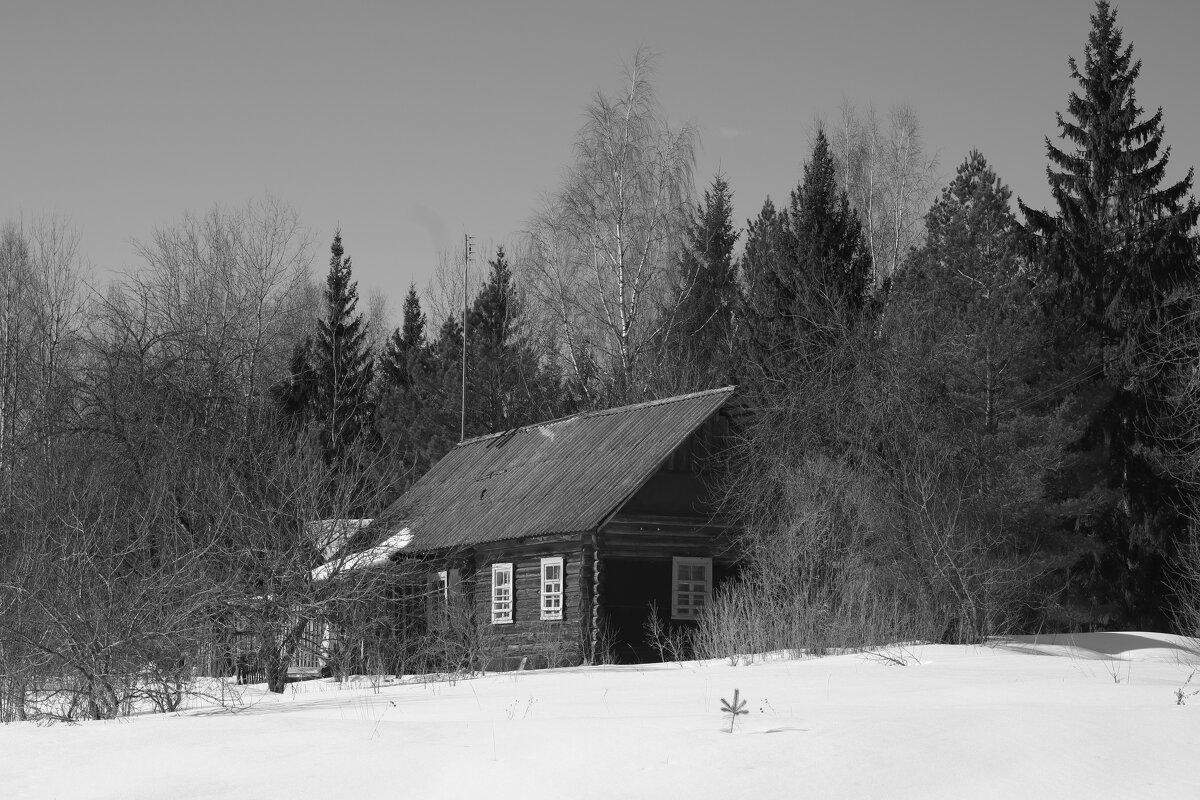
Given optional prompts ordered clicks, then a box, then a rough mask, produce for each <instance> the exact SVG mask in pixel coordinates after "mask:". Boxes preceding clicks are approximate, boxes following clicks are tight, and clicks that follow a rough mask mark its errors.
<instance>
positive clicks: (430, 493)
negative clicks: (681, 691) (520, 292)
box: [362, 387, 737, 669]
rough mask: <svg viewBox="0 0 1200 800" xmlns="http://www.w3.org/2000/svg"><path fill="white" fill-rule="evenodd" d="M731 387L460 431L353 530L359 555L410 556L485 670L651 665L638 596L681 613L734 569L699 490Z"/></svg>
mask: <svg viewBox="0 0 1200 800" xmlns="http://www.w3.org/2000/svg"><path fill="white" fill-rule="evenodd" d="M733 398H734V387H726V388H722V389H714V390H710V391H705V392H697V393H695V394H689V395H684V396H680V397H672V398H668V399H665V400H656V401H652V402H646V403H638V404H636V405H630V406H624V407H621V408H613V409H607V410H603V411H589V412H584V413H580V414H575V415H573V416H570V417H565V418H563V419H558V420H554V421H551V422H545V423H542V424H537V425H529V426H526V427H523V428H517V429H514V430H509V431H505V432H502V433H495V434H491V435H488V436H481V437H478V438H474V439H469V440H467V441H464V442H461V443H460V444H458V445H457V446H456V447H455V448H454V449H453V450H451V451H450V453H448V454H447V455H446V456H445V457H444V458H443V459H442V460H441V461H439V462H438V463H437V464H436V465H435V466H434V467H433V468H432V469H431V470H430V471H429V473H428V474H426V475H425V476H424V477H422V478H421V479H420V480H419V481H418V482H417V483H416V484H414V485H413V486H412V487H411V488H410V489H409V490H408V492H406V493H405V494H404V495H403V496H402V497H401V498H400V499H399V500H398V501H397V502H396V503H394V504H393V505H392V506H391V507H390V508H388V509H387V510H386V511H385V512H384V513H383V514H382V515H381V516H380V517H379V518H378V519H376V520H375V521H374V523H373V524H372V525H371V526H370V527H369V528H368V532H369V533H370V534H371V538H370V539H369V540H368V542H367V543H373V544H374V549H373V550H372V551H371V552H373V553H374V555H372V556H371V558H370V559H368V560H369V561H371V562H372V563H378V561H379V555H380V553H384V552H386V553H387V554H388V555H389V556H390V557H391V558H392V559H393V560H395V559H419V560H420V561H421V562H422V563H423V564H425V565H426V567H427V574H428V576H429V581H430V586H431V587H432V592H431V593H432V594H433V595H434V596H438V597H444V598H446V599H447V601H449V602H451V603H452V602H458V603H459V604H460V605H461V607H464V608H466V609H468V610H469V611H470V612H471V613H472V615H473V620H474V624H475V626H476V627H477V628H479V629H480V630H481V632H482V633H483V634H484V635H485V636H486V639H487V641H488V642H489V653H490V657H489V663H488V666H489V667H490V668H494V669H495V668H501V669H502V668H514V667H517V666H518V665H520V666H527V667H534V666H543V665H546V664H567V663H583V662H594V661H596V660H598V659H600V658H602V657H604V655H607V657H611V658H615V659H616V660H619V661H640V660H650V659H652V658H653V657H654V655H653V651H652V650H651V649H650V648H649V647H647V645H646V643H645V641H644V639H645V637H644V634H643V625H644V623H645V622H646V620H647V617H648V614H649V608H650V604H651V602H653V603H654V604H655V605H656V607H657V609H658V610H659V615H660V619H662V620H663V621H664V623H668V624H672V625H681V624H683V625H686V624H692V623H694V620H695V619H696V618H697V617H698V616H699V615H700V613H701V612H702V610H703V609H704V608H705V607H706V606H707V605H708V604H709V603H710V601H711V598H712V593H713V589H714V587H715V586H717V585H718V584H719V583H720V582H721V581H723V580H724V579H726V578H727V577H728V576H730V575H731V574H732V572H733V570H734V569H736V562H737V553H736V550H735V546H736V537H735V536H734V535H733V531H732V530H731V528H730V526H729V525H728V524H726V522H725V521H724V520H723V519H722V516H721V514H720V513H719V508H718V503H717V497H716V495H715V494H714V492H715V483H716V481H715V480H714V478H716V477H717V476H718V473H719V470H720V468H721V464H722V463H723V458H722V455H723V454H724V453H727V451H728V442H729V436H730V422H731V418H732V417H733V416H734V414H735V407H734V406H733V405H732V400H733ZM389 542H390V543H395V544H396V545H397V546H392V547H390V548H389V546H388V543H389ZM362 552H367V551H362ZM602 650H603V651H607V652H606V653H604V654H602V653H601V651H602Z"/></svg>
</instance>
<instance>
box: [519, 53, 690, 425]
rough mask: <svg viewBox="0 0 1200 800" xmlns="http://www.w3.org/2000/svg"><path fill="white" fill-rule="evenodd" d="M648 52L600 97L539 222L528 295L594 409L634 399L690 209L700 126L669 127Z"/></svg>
mask: <svg viewBox="0 0 1200 800" xmlns="http://www.w3.org/2000/svg"><path fill="white" fill-rule="evenodd" d="M650 77H651V61H650V57H649V56H648V55H647V54H646V53H645V52H644V51H639V52H638V54H637V55H636V56H635V58H634V60H633V63H632V64H631V65H630V66H629V68H628V69H627V70H626V73H625V85H624V87H623V90H622V92H621V94H620V95H617V96H612V97H610V96H608V95H606V94H604V93H603V92H597V94H596V96H595V97H594V98H593V99H592V102H591V103H590V104H589V106H588V108H587V121H586V122H585V123H584V126H583V128H582V129H581V130H580V132H579V135H578V137H577V138H576V141H575V163H574V164H573V165H572V167H571V169H570V171H569V173H568V175H567V178H566V181H565V183H564V185H563V187H562V188H561V189H560V190H559V191H558V192H557V193H556V194H555V195H554V196H553V197H552V198H551V199H550V201H549V203H548V204H547V207H546V208H545V209H544V210H543V211H542V213H541V214H539V215H538V216H537V217H536V218H535V220H534V221H533V223H532V225H531V231H530V239H531V244H530V247H529V254H530V259H529V262H528V269H529V273H530V274H529V277H528V283H529V285H530V293H531V297H532V298H533V299H534V300H535V301H538V302H540V303H541V304H542V305H543V306H544V309H545V311H546V312H547V314H546V317H547V318H548V319H550V320H552V321H553V323H554V325H555V326H556V327H557V333H558V338H559V340H560V341H561V342H562V344H563V347H564V349H565V351H566V360H567V362H568V363H569V364H570V365H571V368H572V369H573V370H574V371H575V377H576V379H577V380H578V381H579V383H580V384H581V386H582V387H583V388H584V391H585V392H586V393H587V395H588V396H589V399H591V400H592V401H593V402H595V400H596V394H597V393H598V392H599V391H600V389H601V386H602V385H603V387H604V388H605V390H606V393H607V394H609V395H610V399H614V400H616V399H622V398H624V397H626V396H629V395H631V394H633V393H634V392H635V388H636V387H635V383H636V382H637V380H638V370H639V367H640V366H641V364H642V362H643V360H644V359H645V356H646V354H647V351H648V349H649V348H650V347H651V345H652V343H653V342H654V341H655V337H656V335H657V334H658V333H659V331H658V324H659V319H658V313H657V312H658V307H659V305H660V304H659V301H660V300H661V299H662V298H663V297H664V296H665V293H666V291H667V289H668V287H669V285H670V277H671V270H672V268H673V266H674V264H675V263H676V261H677V252H678V248H679V246H680V242H681V239H682V234H683V231H684V230H685V227H686V224H687V221H688V213H689V210H690V208H691V197H692V170H693V166H694V164H695V140H696V134H695V130H694V129H693V128H692V127H691V126H690V125H684V126H683V127H681V128H677V129H676V128H672V127H671V126H670V125H669V124H668V123H667V121H666V120H665V119H664V117H663V114H662V111H661V108H660V106H659V104H658V102H657V101H656V99H655V95H654V90H653V86H652V84H651V82H650Z"/></svg>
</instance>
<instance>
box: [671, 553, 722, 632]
mask: <svg viewBox="0 0 1200 800" xmlns="http://www.w3.org/2000/svg"><path fill="white" fill-rule="evenodd" d="M711 597H712V559H711V558H682V557H679V556H676V557H675V558H672V559H671V619H699V618H700V614H701V613H702V612H703V611H704V609H705V608H706V607H707V606H708V601H709V598H711Z"/></svg>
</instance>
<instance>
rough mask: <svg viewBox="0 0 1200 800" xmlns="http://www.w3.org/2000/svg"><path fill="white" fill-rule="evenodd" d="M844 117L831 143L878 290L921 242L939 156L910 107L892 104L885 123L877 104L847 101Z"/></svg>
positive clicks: (843, 110)
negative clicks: (926, 146)
mask: <svg viewBox="0 0 1200 800" xmlns="http://www.w3.org/2000/svg"><path fill="white" fill-rule="evenodd" d="M840 117H841V118H840V120H839V121H838V123H837V124H836V125H834V126H833V130H832V132H831V136H830V140H831V141H830V143H831V145H832V146H833V151H834V155H835V158H836V159H837V161H838V171H839V175H838V179H839V182H840V183H841V185H842V187H843V188H844V189H845V191H846V194H847V195H848V196H849V198H850V203H851V205H852V206H853V207H854V209H855V210H856V211H857V212H858V214H859V217H860V218H861V219H862V221H863V227H864V229H865V231H866V234H867V244H868V248H869V251H870V254H871V274H872V277H873V285H874V286H875V287H876V288H878V287H880V286H882V285H883V283H884V281H885V280H887V279H888V278H890V277H891V276H892V275H894V274H895V273H896V270H897V268H898V267H899V265H900V262H901V261H902V260H903V259H904V257H905V255H906V254H907V253H908V252H909V251H910V250H911V249H912V248H913V247H916V246H918V245H919V244H920V241H921V235H922V233H923V229H922V219H923V217H924V214H925V211H926V209H928V208H929V203H930V201H931V200H932V198H933V193H934V191H935V186H936V183H937V158H936V157H935V156H931V155H929V154H927V153H926V152H925V149H924V141H923V139H922V136H921V123H920V120H919V119H918V118H917V115H916V112H914V111H913V109H912V108H911V107H909V106H907V105H900V106H894V107H893V108H891V109H890V110H889V111H888V114H887V119H886V121H881V120H880V118H879V115H878V114H877V113H876V111H875V107H874V106H867V107H866V109H865V110H864V111H859V110H858V109H857V108H855V107H854V106H853V105H852V104H850V103H849V102H846V103H843V104H842V108H841V112H840Z"/></svg>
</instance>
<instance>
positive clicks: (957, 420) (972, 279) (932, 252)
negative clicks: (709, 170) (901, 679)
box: [867, 151, 1078, 641]
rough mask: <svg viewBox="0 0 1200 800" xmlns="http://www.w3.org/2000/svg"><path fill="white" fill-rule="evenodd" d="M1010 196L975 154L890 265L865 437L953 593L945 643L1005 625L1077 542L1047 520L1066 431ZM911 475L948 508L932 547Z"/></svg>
mask: <svg viewBox="0 0 1200 800" xmlns="http://www.w3.org/2000/svg"><path fill="white" fill-rule="evenodd" d="M1010 198H1011V192H1010V191H1009V189H1008V187H1007V186H1005V185H1004V183H1003V182H1002V181H1001V180H1000V179H999V178H998V177H997V176H996V173H995V171H994V170H993V169H992V167H991V166H990V165H989V164H988V163H987V160H986V159H985V158H984V157H983V156H982V155H981V154H980V153H978V152H975V151H973V152H971V153H970V154H969V155H968V156H967V158H966V159H965V160H964V161H963V163H962V164H961V165H960V166H959V167H958V170H957V173H956V175H955V177H954V179H953V181H951V183H950V185H949V186H947V187H946V188H945V190H944V191H943V192H942V194H941V196H940V197H939V198H938V200H937V201H936V202H935V203H934V204H933V207H932V208H931V209H930V210H929V212H928V214H927V215H926V217H925V230H926V237H925V243H924V245H923V246H921V247H920V248H919V249H917V250H916V251H914V252H913V253H912V254H911V255H910V257H909V258H908V259H907V260H906V262H905V263H904V264H903V266H902V268H901V269H900V270H899V271H898V272H897V274H896V276H895V279H894V283H893V287H892V290H891V292H890V294H889V297H888V302H887V313H886V314H885V315H884V318H883V322H882V324H881V326H880V333H881V340H880V341H879V343H878V344H879V348H880V358H878V359H877V364H876V369H875V374H874V375H873V381H872V383H873V384H874V386H875V387H877V388H876V389H875V391H874V392H873V395H874V397H876V398H878V400H877V401H876V402H877V403H878V405H879V409H878V413H876V414H875V415H874V416H873V417H872V418H871V419H872V420H873V423H872V426H877V427H875V429H874V430H872V431H871V433H870V434H869V435H868V437H867V439H868V440H869V441H872V442H873V443H874V450H875V452H877V453H879V455H880V456H881V463H882V465H883V467H884V469H883V470H882V472H883V474H885V475H887V476H889V479H890V484H889V485H890V488H891V490H892V492H893V493H894V495H895V496H896V497H898V498H900V502H898V503H897V504H896V507H897V508H898V509H900V510H901V512H900V513H898V514H897V515H896V518H895V519H893V520H892V524H893V526H894V529H895V531H896V532H897V536H896V538H895V541H896V542H897V543H898V544H901V545H905V546H907V545H908V543H909V542H916V543H919V544H920V545H922V547H916V548H913V552H907V553H906V554H905V558H909V559H912V560H913V562H914V563H916V564H918V565H919V567H920V568H919V569H918V570H917V571H918V572H919V573H921V574H923V575H925V576H928V577H927V580H928V582H929V584H930V586H931V591H932V592H933V593H934V594H935V595H936V596H939V597H943V598H948V601H947V602H949V603H950V604H951V608H952V610H953V622H952V626H951V627H952V629H951V630H949V631H947V634H948V636H949V638H950V640H951V641H979V640H981V639H982V638H984V637H986V636H988V635H991V634H993V633H996V632H997V630H998V628H1000V627H1002V626H1003V624H1004V623H1005V622H1008V623H1010V624H1011V623H1012V622H1013V620H1014V619H1015V618H1017V617H1018V616H1019V613H1018V612H1020V611H1021V610H1022V608H1021V607H1022V605H1023V604H1024V602H1025V601H1027V600H1028V599H1029V598H1030V594H1029V589H1030V587H1031V586H1032V584H1033V582H1034V581H1033V578H1034V577H1035V575H1036V574H1037V573H1038V571H1040V570H1044V569H1045V567H1046V566H1047V564H1048V563H1050V560H1051V559H1053V558H1055V557H1060V556H1061V554H1062V553H1063V552H1064V551H1065V550H1067V549H1068V548H1069V547H1071V546H1074V545H1076V544H1078V541H1072V540H1070V539H1067V538H1066V537H1063V536H1061V535H1056V534H1055V532H1054V531H1052V530H1049V528H1050V525H1049V524H1048V523H1047V519H1048V518H1049V517H1050V514H1049V513H1048V511H1047V505H1048V503H1047V499H1046V489H1045V480H1046V478H1047V476H1048V475H1050V474H1051V472H1052V470H1053V468H1054V467H1055V466H1056V465H1058V464H1060V463H1061V458H1062V449H1063V447H1064V444H1065V442H1066V438H1067V432H1066V431H1065V430H1064V428H1063V426H1062V425H1061V424H1060V421H1059V417H1058V413H1057V412H1058V406H1057V399H1050V400H1049V401H1046V400H1042V399H1041V398H1039V394H1040V391H1041V386H1040V378H1041V373H1042V372H1043V371H1044V364H1043V358H1042V355H1043V342H1044V336H1043V330H1042V326H1041V325H1040V324H1039V322H1040V314H1039V312H1038V309H1037V294H1036V291H1037V290H1036V287H1035V286H1034V285H1033V284H1032V283H1031V281H1030V280H1029V258H1028V248H1027V245H1026V242H1025V239H1026V236H1025V233H1024V231H1023V229H1022V228H1021V225H1020V223H1019V222H1018V221H1017V219H1016V217H1015V216H1014V215H1013V213H1012V211H1011V209H1010V207H1009V201H1010ZM914 410H916V411H915V413H914ZM914 486H918V487H920V488H921V490H922V491H926V492H927V493H928V496H929V497H931V498H937V503H936V504H935V505H936V507H938V508H947V507H948V508H950V509H952V510H953V513H952V514H947V515H946V519H947V523H948V524H945V525H944V526H943V527H942V528H941V530H940V531H939V534H938V535H939V536H940V537H941V538H940V541H939V542H938V544H939V546H938V547H928V546H925V545H928V544H929V537H928V531H929V530H930V526H929V525H928V520H924V519H922V518H921V517H920V514H909V513H904V511H906V510H911V509H914V508H920V509H922V512H923V511H924V510H926V509H925V507H924V506H922V504H921V503H920V502H917V501H915V500H914V498H913V491H912V490H913V487H914ZM902 560H904V559H897V561H902ZM948 576H953V578H952V579H948Z"/></svg>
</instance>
